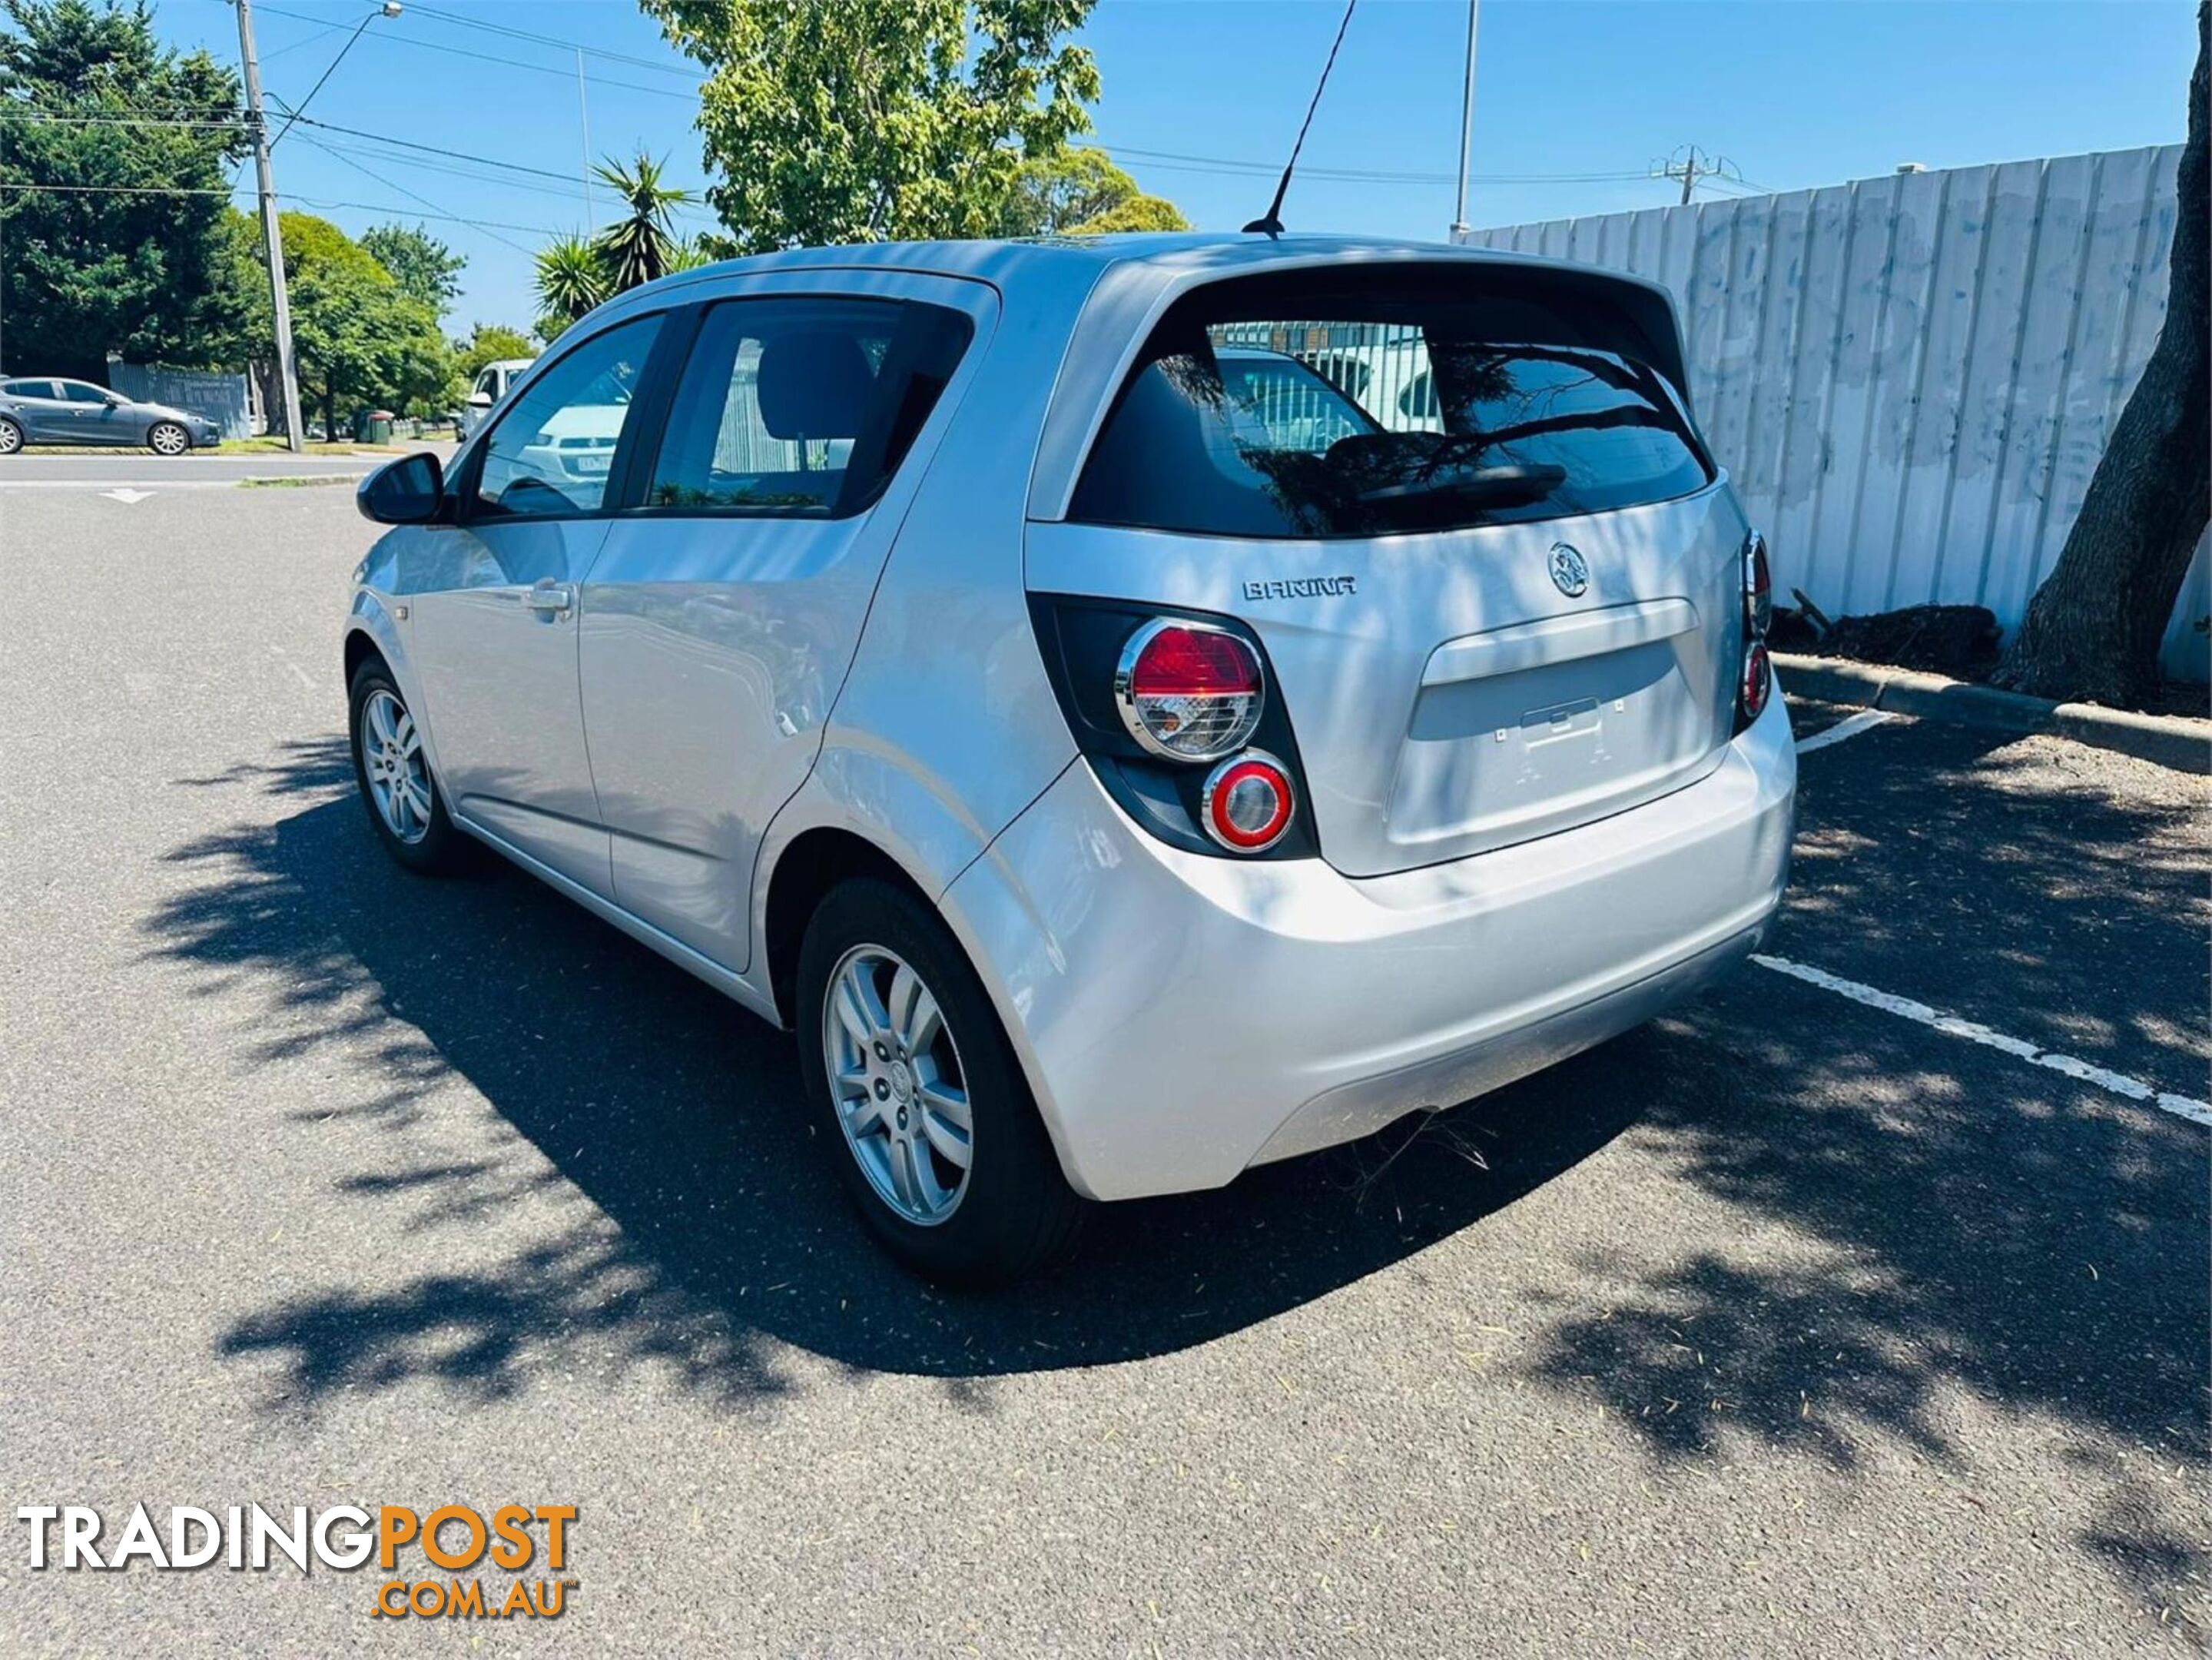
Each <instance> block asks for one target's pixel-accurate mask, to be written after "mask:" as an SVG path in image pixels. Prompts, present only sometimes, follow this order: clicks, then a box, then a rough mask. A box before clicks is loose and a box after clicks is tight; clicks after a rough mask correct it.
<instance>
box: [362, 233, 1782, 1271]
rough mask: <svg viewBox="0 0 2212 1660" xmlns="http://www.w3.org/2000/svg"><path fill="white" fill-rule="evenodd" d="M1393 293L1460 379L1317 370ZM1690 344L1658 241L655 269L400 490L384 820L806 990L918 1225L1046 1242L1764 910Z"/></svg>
mask: <svg viewBox="0 0 2212 1660" xmlns="http://www.w3.org/2000/svg"><path fill="white" fill-rule="evenodd" d="M1355 336H1356V337H1357V338H1358V340H1359V342H1360V343H1361V344H1360V346H1359V350H1360V351H1361V352H1362V353H1364V354H1365V356H1364V358H1363V360H1362V361H1372V360H1373V359H1374V356H1375V354H1376V353H1378V352H1382V351H1386V350H1387V351H1389V352H1397V353H1402V354H1404V355H1405V356H1407V358H1408V359H1409V360H1411V361H1410V362H1408V363H1407V365H1404V366H1402V367H1405V368H1407V374H1404V375H1402V376H1401V377H1398V379H1396V380H1394V381H1393V383H1392V384H1401V385H1406V386H1411V385H1413V384H1415V382H1416V380H1418V379H1419V376H1423V375H1425V376H1426V377H1427V379H1426V380H1423V381H1420V384H1421V385H1422V386H1423V387H1424V390H1423V392H1422V395H1421V398H1419V400H1414V399H1410V398H1398V399H1393V400H1390V402H1389V404H1388V405H1387V406H1386V407H1383V408H1380V409H1369V408H1365V407H1363V406H1361V405H1360V404H1358V401H1357V399H1356V398H1355V397H1354V396H1353V395H1352V393H1351V392H1347V391H1346V390H1345V388H1344V387H1343V386H1342V385H1341V384H1340V383H1338V382H1332V381H1331V380H1328V378H1327V371H1328V367H1329V366H1330V365H1331V364H1332V363H1333V362H1337V361H1338V360H1340V359H1342V358H1343V357H1344V356H1345V350H1346V349H1345V347H1344V346H1343V344H1342V343H1343V342H1344V341H1346V340H1349V339H1352V338H1353V337H1355ZM1316 368H1319V369H1320V370H1321V372H1320V373H1316ZM1394 374H1395V367H1394ZM1683 385H1684V374H1683V363H1682V350H1681V346H1680V339H1679V336H1678V333H1677V330H1676V326H1675V322H1674V313H1673V312H1672V309H1671V307H1670V306H1669V303H1668V299H1667V296H1666V295H1665V294H1664V292H1663V291H1662V290H1660V289H1656V288H1653V287H1650V286H1648V285H1646V284H1644V283H1639V282H1637V281H1633V280H1631V279H1629V278H1626V277H1617V276H1611V275H1607V274H1602V273H1600V272H1596V271H1590V270H1587V269H1577V268H1572V267H1568V266H1565V265H1553V264H1549V263H1545V262H1540V261H1534V260H1527V259H1521V258H1513V257H1511V256H1501V255H1496V254H1490V253H1485V252H1475V251H1473V250H1462V249H1443V248H1437V247H1433V246H1422V245H1400V244H1395V243H1385V242H1373V241H1346V240H1334V239H1323V238H1306V237H1295V238H1288V237H1286V238H1283V239H1281V240H1270V239H1267V238H1265V237H1235V238H1231V237H1204V236H1179V237H1155V236H1146V237H1132V238H1115V237H1105V238H1098V239H1086V240H1081V241H1040V242H1027V243H1000V244H989V243H959V244H947V245H922V246H896V245H884V246H866V247H842V248H835V249H828V250H822V251H810V252H793V253H787V254H778V255H772V256H769V257H765V258H756V259H748V260H742V261H738V262H737V263H734V264H728V265H716V266H712V267H708V268H706V269H703V270H701V271H691V272H687V273H684V274H683V275H682V276H679V277H671V278H669V279H666V280H665V281H663V282H659V283H653V284H650V285H648V286H647V287H645V288H642V289H636V290H634V291H632V292H630V293H629V294H626V295H623V296H621V297H620V298H618V299H617V300H616V301H611V302H610V303H609V304H608V305H606V306H605V307H601V308H600V309H599V311H598V312H595V313H592V316H591V317H589V318H588V319H586V320H585V321H584V322H582V323H580V324H579V325H576V326H575V327H574V328H573V329H572V330H571V331H569V332H568V333H567V334H565V335H564V336H563V337H562V339H561V341H560V343H559V344H558V345H557V346H556V348H555V349H554V350H552V351H551V352H550V353H549V354H548V355H547V356H546V357H545V358H544V360H542V361H541V362H539V363H538V365H537V366H536V367H535V368H532V370H531V371H530V372H529V374H527V375H526V376H525V377H524V378H522V379H521V380H520V381H519V382H518V384H517V386H515V388H514V390H513V392H511V393H510V394H509V396H508V398H507V400H506V401H505V402H503V403H502V404H501V406H500V408H499V409H498V410H497V411H496V412H495V415H494V417H493V418H492V420H491V422H490V423H489V424H488V425H487V427H486V429H485V430H484V431H483V432H482V433H480V434H479V435H477V436H476V437H475V438H474V439H472V440H471V441H470V443H469V444H468V445H466V446H465V447H463V449H462V450H461V451H460V453H459V455H458V456H457V457H456V458H455V459H454V462H453V468H452V471H451V472H450V473H447V472H446V471H444V470H442V469H441V466H440V465H439V463H438V462H437V460H436V459H435V458H433V457H430V456H428V455H417V456H410V457H409V458H407V459H404V460H401V461H398V462H394V463H392V465H389V466H387V467H386V468H385V469H383V470H382V471H380V472H379V473H377V474H376V475H374V477H371V478H370V479H369V480H368V481H367V482H366V483H364V484H363V485H362V490H361V496H360V500H361V504H362V509H363V511H364V512H366V513H367V514H368V516H369V517H370V518H372V519H374V520H378V521H380V522H382V523H386V524H389V525H392V526H395V528H393V529H392V531H390V532H388V533H387V534H386V535H385V536H384V537H383V538H382V539H381V540H380V541H379V542H378V543H377V544H376V545H375V547H374V550H372V551H371V552H370V554H369V555H368V558H367V559H366V560H365V561H364V562H362V566H361V569H360V570H359V572H358V573H357V578H356V590H355V593H354V597H353V603H352V611H351V614H350V616H349V619H348V622H347V625H346V629H345V638H344V666H345V672H346V675H347V678H348V681H349V685H350V687H351V711H352V732H353V745H354V753H355V757H356V763H357V769H358V774H359V781H360V784H361V788H362V794H363V796H364V798H365V799H366V800H367V802H368V809H369V812H368V817H369V822H370V823H371V824H372V825H373V826H374V830H375V833H376V835H377V836H379V837H380V839H381V840H382V842H383V843H384V845H385V846H386V848H388V849H389V850H390V852H391V853H392V855H393V856H394V857H395V858H396V859H398V860H399V861H400V862H401V863H402V864H404V865H406V866H409V867H410V868H413V869H416V870H422V871H438V870H443V869H446V868H447V867H449V866H452V865H453V862H454V861H455V859H456V856H457V854H459V853H460V852H461V851H462V848H463V846H464V837H465V836H466V837H473V838H475V839H476V840H477V841H480V842H486V843H489V845H490V846H492V847H493V848H496V849H498V850H499V851H500V852H501V853H502V854H505V855H507V857H508V858H510V859H512V860H514V861H515V862H516V863H518V864H520V865H521V866H524V867H525V868H526V869H527V870H529V871H532V872H533V873H536V874H537V875H538V876H540V877H542V878H543V879H545V880H546V881H547V882H549V883H550V884H551V885H553V886H554V887H555V888H556V889H558V890H560V891H562V892H563V893H566V894H568V896H570V897H573V898H574V899H576V900H577V901H579V902H580V903H582V904H584V905H585V906H586V907H588V908H589V909H592V910H593V911H595V912H597V913H598V914H599V915H601V916H604V917H605V918H606V919H607V920H608V921H611V922H613V923H614V924H615V925H616V926H617V927H620V928H622V929H623V930H624V931H625V932H627V933H629V934H631V935H633V936H634V937H635V938H636V939H641V940H642V941H644V942H645V943H646V944H647V945H648V946H651V947H652V948H653V949H654V950H655V951H658V952H661V953H662V954H663V955H665V956H666V957H668V958H672V959H673V960H674V961H676V962H678V963H679V964H682V965H683V966H684V967H685V968H686V969H688V970H690V971H692V972H693V973H695V974H696V975H698V976H700V977H701V978H702V979H705V980H707V981H708V982H710V983H712V984H714V985H715V986H717V987H719V988H721V989H722V990H724V991H725V992H726V993H727V994H729V995H730V996H732V998H734V999H735V1000H737V1001H738V1002H739V1003H741V1004H743V1005H744V1006H746V1007H748V1008H750V1009H751V1010H753V1011H754V1012H757V1013H759V1014H761V1015H763V1016H764V1017H766V1018H769V1019H770V1020H774V1021H777V1022H780V1023H781V1024H783V1025H786V1026H787V1027H789V1028H791V1029H793V1031H796V1033H797V1034H798V1037H799V1056H800V1061H801V1064H802V1067H803V1071H804V1074H805V1083H806V1088H807V1090H808V1091H809V1093H810V1095H811V1097H812V1100H811V1104H810V1110H813V1111H817V1112H818V1113H820V1114H821V1115H822V1119H821V1122H822V1124H823V1128H824V1129H825V1130H826V1131H827V1132H828V1144H829V1146H833V1147H835V1148H836V1150H837V1151H836V1158H837V1162H838V1165H839V1168H840V1170H841V1171H842V1176H843V1179H844V1181H845V1183H846V1184H847V1186H848V1188H849V1189H850V1190H851V1192H852V1194H853V1195H854V1199H855V1201H857V1203H858V1205H859V1207H860V1210H861V1212H862V1213H863V1214H864V1215H865V1216H866V1219H867V1220H868V1221H869V1223H870V1224H871V1225H872V1227H873V1228H874V1230H875V1231H876V1232H877V1233H878V1235H879V1236H880V1237H882V1238H883V1239H884V1240H885V1241H886V1242H888V1243H889V1244H890V1246H891V1247H892V1249H893V1250H896V1252H897V1253H898V1254H899V1255H900V1256H902V1257H903V1258H905V1259H906V1260H907V1261H908V1262H912V1263H914V1264H916V1265H918V1266H919V1267H921V1268H923V1269H925V1270H927V1271H929V1272H932V1273H935V1274H946V1275H955V1276H1003V1275H1011V1274H1020V1273H1022V1272H1024V1271H1026V1270H1027V1269H1029V1268H1032V1267H1035V1266H1036V1265H1037V1264H1039V1263H1040V1262H1043V1261H1044V1260H1046V1259H1048V1258H1050V1257H1052V1256H1055V1255H1056V1254H1058V1253H1059V1252H1060V1251H1061V1250H1063V1249H1064V1248H1065V1247H1066V1244H1067V1243H1068V1242H1069V1241H1070V1240H1071V1238H1072V1237H1073V1233H1074V1231H1075V1228H1076V1225H1077V1223H1078V1220H1079V1218H1080V1216H1081V1215H1082V1214H1083V1213H1084V1210H1085V1203H1084V1201H1085V1200H1114V1199H1124V1198H1131V1197H1134V1196H1137V1195H1146V1194H1160V1193H1169V1192H1175V1191H1179V1190H1184V1189H1201V1188H1207V1187H1212V1186H1218V1185H1219V1184H1221V1183H1226V1182H1229V1181H1231V1179H1232V1178H1234V1177H1236V1176H1237V1173H1238V1172H1239V1171H1243V1170H1245V1169H1246V1168H1248V1167H1249V1166H1251V1165H1254V1164H1261V1163H1264V1162H1266V1161H1268V1160H1272V1159H1278V1158H1289V1157H1292V1156H1294V1155H1297V1154H1300V1153H1304V1152H1310V1151H1312V1150H1314V1149H1316V1148H1321V1147H1325V1146H1330V1145H1332V1144H1334V1143H1338V1142H1342V1141H1345V1140H1351V1139H1352V1138H1355V1137H1358V1136H1361V1135H1364V1134H1367V1133H1369V1132H1370V1131H1373V1130H1376V1129H1377V1128H1381V1127H1383V1126H1384V1125H1386V1124H1387V1123H1389V1122H1391V1121H1392V1120H1394V1119H1395V1118H1397V1117H1399V1116H1401V1115H1403V1114H1405V1113H1407V1112H1408V1111H1412V1110H1418V1109H1420V1108H1425V1107H1435V1106H1443V1105H1447V1104H1453V1103H1455V1102H1459V1101H1462V1100H1464V1099H1466V1098H1468V1097H1470V1096H1474V1095H1476V1094H1478V1093H1480V1092H1481V1091H1486V1090H1488V1089H1492V1088H1494V1087H1496V1086H1497V1085H1501V1084H1504V1083H1505V1082H1507V1081H1508V1080H1510V1079H1514V1078H1516V1077H1519V1076H1521V1075H1522V1074H1524V1073H1528V1072H1530V1071H1533V1070H1534V1069H1536V1068H1538V1067H1543V1066H1546V1065H1548V1064H1549V1063H1551V1062H1552V1061H1557V1060H1559V1059H1560V1058H1562V1057H1563V1056H1565V1055H1571V1054H1573V1053H1575V1052H1576V1051H1577V1050H1579V1049H1584V1048H1587V1047H1588V1046H1589V1045H1591V1044H1593V1043H1599V1042H1601V1041H1602V1040H1603V1039H1605V1038H1607V1037H1611V1036H1613V1034H1615V1033H1617V1032H1620V1031H1623V1030H1625V1029H1626V1028H1627V1027H1630V1026H1632V1025H1636V1024H1638V1023H1639V1022H1641V1021H1643V1020H1645V1019H1647V1018H1650V1016H1652V1015H1653V1014H1654V1013H1656V1012H1658V1011H1659V1010H1660V1009H1662V1008H1663V1007H1665V1006H1668V1004H1670V1003H1672V1002H1674V1000H1677V999H1679V998H1680V997H1683V996H1685V995H1686V994H1688V993H1690V992H1691V991H1692V990H1694V989H1696V988H1698V987H1699V986H1701V985H1703V984H1705V982H1708V981H1709V980H1711V978H1712V977H1713V976H1715V975H1717V974H1718V973H1720V972H1721V971H1722V970H1724V969H1726V968H1728V967H1729V965H1730V964H1733V963H1735V962H1736V961H1737V960H1738V959H1739V958H1741V957H1742V956H1743V955H1744V954H1745V953H1746V952H1748V951H1749V950H1750V949H1751V948H1752V946H1753V944H1754V943H1755V942H1756V941H1757V940H1758V939H1759V936H1760V933H1761V932H1762V930H1763V929H1764V928H1765V927H1766V924H1767V922H1768V920H1769V918H1770V917H1771V915H1772V913H1773V911H1774V909H1775V906H1776V904H1777V903H1778V900H1779V897H1780V895H1781V892H1782V888H1783V884H1784V879H1785V877H1786V874H1787V870H1788V865H1789V858H1790V830H1791V817H1792V812H1793V803H1794V794H1795V787H1796V759H1795V754H1794V751H1793V749H1792V745H1791V743H1790V728H1789V724H1788V719H1787V717H1786V715H1785V714H1784V711H1783V708H1782V705H1781V702H1780V700H1779V699H1778V698H1775V697H1774V696H1772V678H1771V673H1770V672H1769V669H1768V665H1767V657H1766V648H1765V642H1764V635H1765V628H1766V622H1767V616H1768V593H1767V573H1766V562H1765V548H1764V544H1763V543H1762V542H1761V540H1760V538H1759V535H1758V534H1757V533H1756V532H1754V531H1753V529H1752V528H1751V526H1749V525H1748V524H1747V523H1746V521H1745V519H1744V515H1743V514H1742V511H1741V508H1739V506H1738V504H1737V502H1736V499H1735V495H1734V494H1733V492H1732V491H1731V490H1730V489H1729V484H1728V483H1727V480H1726V477H1725V476H1724V475H1723V473H1722V471H1720V470H1719V469H1718V467H1717V465H1715V463H1714V461H1713V459H1711V456H1710V455H1709V453H1707V450H1706V447H1705V443H1704V441H1702V439H1701V438H1700V437H1699V434H1698V432H1697V429H1696V428H1695V426H1694V424H1693V423H1692V417H1691V413H1690V410H1689V407H1688V404H1687V402H1686V398H1685V395H1684V392H1683ZM571 437H574V438H579V439H581V438H592V439H598V438H605V439H606V440H607V442H606V443H605V445H604V446H598V447H591V448H589V449H588V450H586V449H576V450H574V451H573V452H572V450H571V448H570V447H569V439H570V438H571ZM587 454H588V455H589V456H590V457H591V458H592V465H590V466H589V467H588V468H586V467H583V466H580V465H577V464H578V463H579V462H580V460H581V459H584V458H585V457H586V455H587ZM600 458H604V461H603V463H602V461H601V459H600Z"/></svg>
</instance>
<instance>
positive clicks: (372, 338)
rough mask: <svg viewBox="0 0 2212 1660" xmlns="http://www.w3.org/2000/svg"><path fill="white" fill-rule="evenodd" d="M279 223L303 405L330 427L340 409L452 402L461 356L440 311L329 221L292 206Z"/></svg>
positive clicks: (427, 411)
mask: <svg viewBox="0 0 2212 1660" xmlns="http://www.w3.org/2000/svg"><path fill="white" fill-rule="evenodd" d="M279 228H280V229H281V230H282V231H283V238H284V275H285V278H286V281H287V283H288V284H289V288H290V290H291V298H292V345H293V351H294V354H295V356H296V357H297V359H298V362H299V371H300V396H301V401H302V403H303V404H306V405H307V407H309V408H319V409H320V410H322V412H323V418H324V420H325V423H328V425H329V427H330V429H331V430H332V431H336V430H337V427H338V423H339V420H340V417H341V413H342V412H343V411H348V410H352V409H355V408H358V407H361V406H363V405H368V404H381V405H384V406H386V407H388V408H391V409H393V410H398V411H400V412H401V413H404V414H410V415H431V414H436V413H439V412H441V410H443V409H445V408H447V407H449V406H450V405H451V404H452V402H453V398H455V396H456V395H457V393H458V386H457V381H456V376H455V374H454V356H453V348H452V346H450V345H449V344H447V341H446V339H445V337H444V336H443V335H441V333H439V331H438V315H437V313H436V312H435V310H433V309H432V307H430V306H429V305H428V303H427V302H425V301H421V300H418V299H416V298H415V297H414V296H413V295H410V294H409V293H408V292H407V291H406V290H405V289H404V288H402V287H401V286H400V284H399V283H398V279H397V278H395V277H393V276H392V273H391V272H390V271H386V269H385V268H384V266H383V265H382V264H381V263H380V261H379V260H378V259H377V258H376V257H375V256H374V254H372V253H370V252H369V251H368V249H367V248H365V247H363V246H362V245H361V244H360V243H358V242H356V241H355V240H353V239H352V238H351V237H349V236H348V235H347V234H345V233H344V232H343V231H342V230H340V229H339V228H337V226H336V225H333V224H331V222H330V221H328V220H327V219H319V218H317V217H315V216H313V215H312V214H306V213H287V214H284V215H283V216H281V217H280V220H279Z"/></svg>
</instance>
